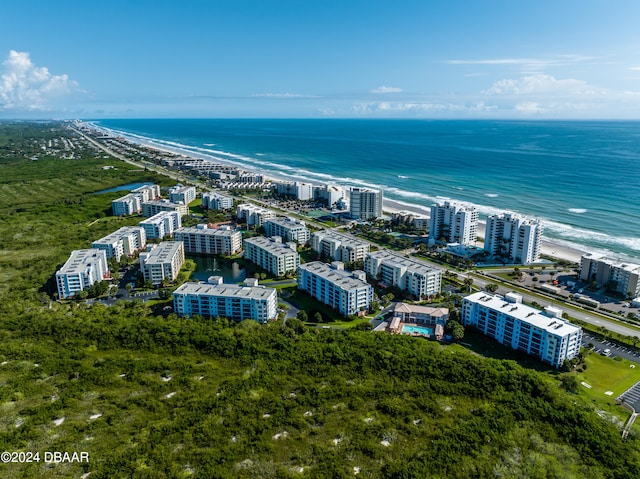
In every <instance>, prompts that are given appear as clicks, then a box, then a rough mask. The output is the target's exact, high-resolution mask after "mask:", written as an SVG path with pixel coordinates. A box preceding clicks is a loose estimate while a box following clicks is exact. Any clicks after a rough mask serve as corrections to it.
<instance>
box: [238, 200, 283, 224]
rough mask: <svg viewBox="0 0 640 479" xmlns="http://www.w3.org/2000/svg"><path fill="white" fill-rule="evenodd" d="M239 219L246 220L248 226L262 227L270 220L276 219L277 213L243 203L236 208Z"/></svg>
mask: <svg viewBox="0 0 640 479" xmlns="http://www.w3.org/2000/svg"><path fill="white" fill-rule="evenodd" d="M236 216H237V217H238V219H241V220H245V221H246V222H247V226H256V227H259V226H262V225H263V224H264V222H265V221H267V220H268V219H269V218H275V217H276V212H275V211H272V210H269V209H267V208H262V207H260V206H256V205H253V204H250V203H242V204H241V205H238V207H237V208H236Z"/></svg>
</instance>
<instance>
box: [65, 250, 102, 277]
mask: <svg viewBox="0 0 640 479" xmlns="http://www.w3.org/2000/svg"><path fill="white" fill-rule="evenodd" d="M101 257H102V258H103V259H104V261H105V262H106V261H107V254H106V253H105V252H104V251H103V250H101V249H95V248H92V249H78V250H74V251H72V252H71V256H69V259H68V260H67V262H66V263H65V264H64V265H63V266H62V268H60V270H59V271H58V272H59V273H61V274H78V273H84V272H85V271H86V270H87V267H89V266H91V265H93V264H96V263H98V262H99V261H100V258H101Z"/></svg>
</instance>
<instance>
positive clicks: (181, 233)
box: [174, 225, 242, 256]
mask: <svg viewBox="0 0 640 479" xmlns="http://www.w3.org/2000/svg"><path fill="white" fill-rule="evenodd" d="M174 239H175V240H176V241H182V242H183V243H184V250H185V251H186V252H187V253H201V254H220V255H225V256H231V255H234V254H236V253H238V252H240V251H241V250H242V233H240V231H236V230H233V229H230V228H229V229H225V228H220V229H212V228H207V225H197V226H191V227H185V228H179V229H177V230H176V231H175V233H174Z"/></svg>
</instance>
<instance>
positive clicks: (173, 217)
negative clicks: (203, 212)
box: [138, 211, 182, 239]
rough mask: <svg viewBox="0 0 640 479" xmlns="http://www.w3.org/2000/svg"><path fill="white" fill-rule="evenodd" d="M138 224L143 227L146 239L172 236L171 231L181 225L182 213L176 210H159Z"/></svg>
mask: <svg viewBox="0 0 640 479" xmlns="http://www.w3.org/2000/svg"><path fill="white" fill-rule="evenodd" d="M138 224H139V225H140V226H141V227H142V228H144V231H145V233H146V234H147V238H148V239H151V238H158V239H162V238H164V237H165V236H173V232H174V231H175V230H177V229H178V228H180V227H181V226H182V215H181V214H180V213H178V212H177V211H161V212H160V213H157V214H155V215H153V216H152V217H151V218H147V219H146V220H143V221H141V222H140V223H138Z"/></svg>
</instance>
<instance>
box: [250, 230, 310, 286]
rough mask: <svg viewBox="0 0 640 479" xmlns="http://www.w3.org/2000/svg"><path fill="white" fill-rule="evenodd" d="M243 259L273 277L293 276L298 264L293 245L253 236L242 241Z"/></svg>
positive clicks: (298, 256) (298, 257) (277, 237)
mask: <svg viewBox="0 0 640 479" xmlns="http://www.w3.org/2000/svg"><path fill="white" fill-rule="evenodd" d="M243 243H244V257H245V259H248V260H249V261H251V262H252V263H255V264H257V265H258V266H260V267H261V268H262V269H264V270H267V271H268V272H270V273H271V274H272V275H274V276H278V277H280V276H285V275H287V274H294V273H295V272H296V270H297V269H298V265H299V264H300V255H299V254H298V252H297V250H296V246H297V245H296V244H295V243H283V242H282V238H281V237H279V236H273V237H271V238H266V237H264V236H255V237H253V238H247V239H245V240H244V242H243Z"/></svg>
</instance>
